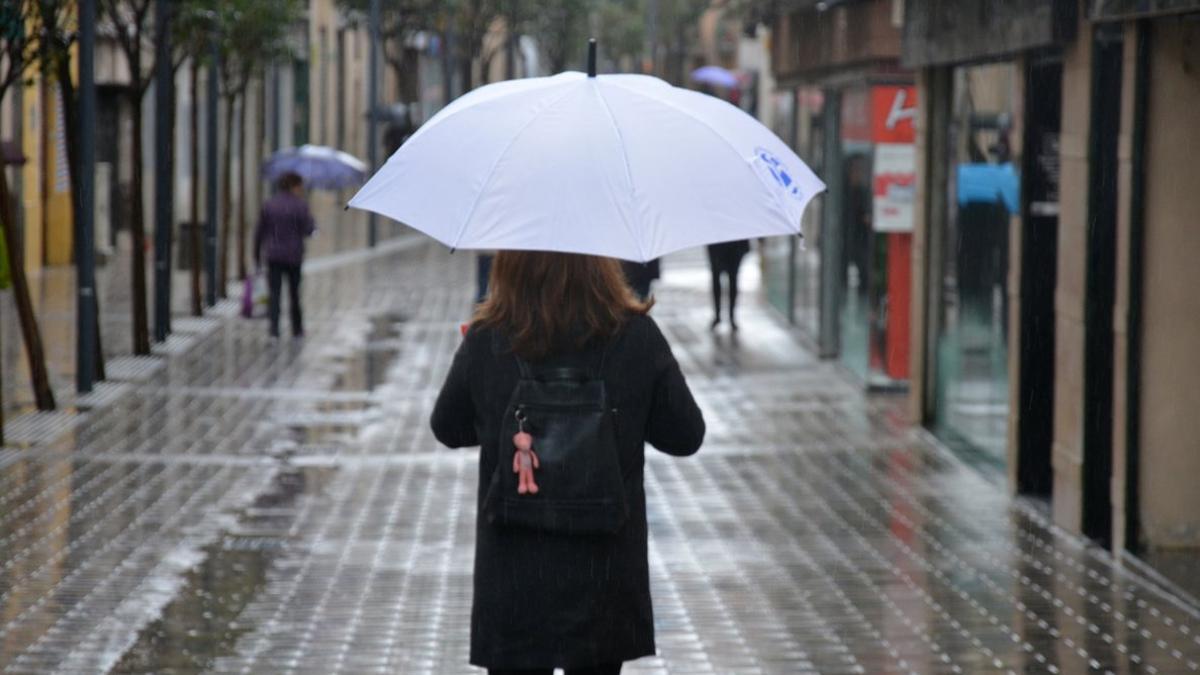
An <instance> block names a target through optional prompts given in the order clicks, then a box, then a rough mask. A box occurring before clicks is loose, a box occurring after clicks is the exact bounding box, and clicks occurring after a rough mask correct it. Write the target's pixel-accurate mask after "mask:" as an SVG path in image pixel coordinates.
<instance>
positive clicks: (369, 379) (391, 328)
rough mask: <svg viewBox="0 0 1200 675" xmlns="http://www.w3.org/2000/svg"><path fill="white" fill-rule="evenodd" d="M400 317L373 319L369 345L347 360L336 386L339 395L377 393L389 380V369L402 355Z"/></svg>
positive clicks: (384, 316)
mask: <svg viewBox="0 0 1200 675" xmlns="http://www.w3.org/2000/svg"><path fill="white" fill-rule="evenodd" d="M405 320H406V319H405V317H404V316H402V315H400V314H394V313H389V314H381V315H379V316H376V317H374V318H372V319H371V330H370V332H369V333H368V334H367V340H366V344H365V345H364V346H363V347H362V348H360V349H357V350H355V351H354V352H353V353H352V354H350V355H349V356H347V357H346V358H345V364H346V368H345V370H344V371H343V372H342V374H341V375H339V376H338V379H337V382H336V383H335V384H334V387H333V388H334V390H335V391H373V390H374V389H375V388H376V387H378V386H379V385H381V384H383V382H384V380H386V379H387V374H388V368H389V367H391V365H392V362H393V361H395V360H396V355H397V354H398V353H399V351H400V341H399V338H400V325H401V324H402V323H404V321H405Z"/></svg>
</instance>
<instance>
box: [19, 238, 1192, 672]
mask: <svg viewBox="0 0 1200 675" xmlns="http://www.w3.org/2000/svg"><path fill="white" fill-rule="evenodd" d="M700 260H701V258H699V257H698V256H691V257H689V256H684V257H682V258H679V259H671V260H668V261H667V263H666V270H667V274H666V276H665V278H664V286H663V288H662V290H661V298H660V303H659V305H658V306H657V307H656V309H655V316H656V317H657V318H658V320H659V321H660V323H661V324H662V325H663V327H664V330H665V332H666V333H667V334H668V336H669V338H670V339H671V341H672V344H673V346H674V349H675V352H676V355H677V356H678V358H679V360H680V363H681V365H682V366H683V368H684V370H685V371H686V372H687V375H688V377H689V380H690V382H691V383H692V385H693V388H694V389H695V391H696V395H697V399H698V401H699V402H700V404H701V406H702V407H703V408H704V411H705V415H706V418H707V420H708V422H709V436H708V439H707V441H706V444H705V448H704V449H703V451H702V452H701V453H700V455H698V456H696V457H694V458H689V459H683V460H678V459H673V458H668V457H664V456H658V455H654V456H650V457H648V460H647V471H646V491H647V500H648V503H649V525H650V531H651V540H650V559H651V582H652V585H653V590H654V602H655V616H656V622H657V632H658V646H659V655H658V656H657V657H655V658H649V659H642V660H640V661H638V662H636V663H633V664H630V665H629V666H628V667H627V669H626V672H630V673H803V672H821V673H872V674H873V673H989V672H998V673H1015V672H1021V673H1079V672H1089V671H1094V672H1112V673H1141V672H1146V673H1188V672H1200V634H1198V632H1197V631H1198V630H1200V612H1198V611H1197V608H1196V607H1194V606H1191V605H1188V604H1186V603H1185V602H1183V601H1181V600H1180V599H1178V598H1176V597H1173V596H1171V595H1170V594H1168V593H1164V592H1163V591H1162V590H1161V589H1159V588H1157V587H1155V586H1154V585H1153V584H1151V583H1149V582H1148V581H1147V580H1146V579H1145V578H1143V577H1141V576H1139V575H1136V574H1134V573H1132V572H1130V571H1129V570H1126V569H1122V568H1121V567H1119V566H1117V565H1116V564H1114V562H1113V561H1112V559H1111V557H1109V556H1107V555H1106V554H1104V553H1103V552H1101V551H1099V550H1098V549H1096V548H1095V547H1093V546H1091V545H1089V544H1086V543H1084V542H1082V541H1080V540H1078V539H1076V538H1073V537H1070V536H1067V535H1065V534H1063V533H1061V532H1059V531H1058V530H1056V529H1055V528H1053V527H1052V526H1051V525H1050V524H1049V518H1048V517H1047V515H1046V514H1045V513H1044V509H1043V508H1042V507H1040V506H1039V505H1037V504H1031V503H1026V502H1024V501H1021V500H1017V501H1014V500H1012V499H1010V498H1009V497H1008V496H1007V495H1006V494H1005V492H1004V490H1003V488H1002V486H1001V485H999V484H997V482H995V481H992V480H990V479H985V478H983V477H981V476H980V474H979V473H978V472H977V471H976V470H975V469H974V468H972V467H969V466H967V465H966V464H964V463H963V462H961V461H960V460H959V459H957V458H956V457H955V456H954V455H951V454H949V453H947V452H946V451H945V450H943V449H941V448H940V447H938V446H934V445H931V444H930V443H928V442H927V441H926V440H925V437H924V436H922V435H920V434H917V433H915V432H914V431H913V430H912V429H911V428H909V427H908V426H907V425H906V423H905V422H904V421H903V415H902V414H901V412H902V409H901V406H900V404H901V401H900V400H899V399H895V398H887V397H876V398H868V397H865V396H864V395H863V394H861V393H860V392H859V391H858V390H857V388H856V387H855V386H853V385H852V384H850V383H849V382H848V381H847V380H845V379H844V378H843V377H842V376H841V375H840V374H839V371H838V370H837V368H836V367H834V366H832V365H830V364H828V363H824V362H821V361H818V360H817V359H815V358H814V357H813V356H812V355H811V354H809V353H808V352H806V351H805V350H804V349H802V348H800V347H798V346H797V345H796V343H795V342H794V341H793V340H792V339H791V337H790V336H789V334H788V333H787V332H786V330H784V329H783V328H782V327H781V326H780V325H778V324H777V323H775V322H774V321H773V320H772V319H770V318H769V317H768V315H767V314H766V313H765V312H764V311H763V310H762V309H761V308H759V307H755V306H754V305H753V303H750V302H747V303H745V305H746V306H745V307H744V308H743V310H742V316H741V317H740V321H741V324H742V331H741V333H740V335H737V336H734V335H731V334H729V333H727V332H724V331H721V332H718V333H716V334H715V335H714V334H713V333H711V332H709V330H708V328H707V321H706V319H707V318H708V310H707V302H708V299H707V290H706V287H705V285H704V284H703V283H692V282H693V281H695V279H697V278H698V279H700V281H701V282H703V275H702V274H701V272H702V269H700V268H699V267H697V264H698V263H699V261H700ZM472 263H473V260H472V259H471V258H470V257H469V256H462V255H457V256H447V255H446V254H445V253H444V252H442V251H440V250H438V249H436V248H434V247H425V246H422V247H419V248H415V249H413V250H410V251H407V252H401V253H396V254H394V255H389V256H385V257H382V258H380V259H377V260H373V261H371V262H368V263H365V264H359V265H347V266H345V268H344V269H343V268H337V269H333V268H331V269H329V270H327V271H325V272H322V273H320V274H317V275H314V276H313V277H312V278H310V279H309V280H308V281H306V293H307V298H308V302H309V318H310V322H311V323H310V337H309V338H308V339H307V340H305V341H303V342H289V341H287V340H285V341H283V342H282V343H280V344H277V345H271V344H269V343H268V342H267V341H266V339H265V330H264V327H263V326H261V325H260V324H259V323H255V322H252V323H247V322H243V321H240V320H234V319H230V320H226V321H222V322H221V326H220V328H219V329H218V330H215V331H212V332H211V333H209V334H207V337H205V338H204V341H203V342H202V344H200V345H199V346H198V347H197V348H196V349H194V350H190V351H188V352H187V353H186V354H184V355H180V356H178V357H176V358H173V359H172V360H171V361H170V362H169V364H168V366H167V367H166V368H164V369H162V370H161V371H160V372H157V373H155V374H153V375H152V376H151V377H149V378H148V379H147V380H146V381H144V382H143V383H142V384H140V385H139V386H138V387H136V388H135V390H134V391H133V392H132V393H131V395H129V396H127V397H124V398H121V399H120V400H119V402H117V403H114V404H113V409H112V410H111V411H110V412H109V414H106V415H104V416H103V417H102V418H100V419H98V420H97V421H96V422H95V423H93V424H90V425H87V426H86V427H82V428H79V429H77V430H76V432H75V433H74V435H73V436H72V437H71V438H70V439H68V440H65V441H63V442H62V443H60V444H59V445H57V446H55V447H51V448H46V449H44V450H41V449H39V451H38V452H37V453H36V454H35V453H33V452H32V451H29V450H23V451H18V452H11V453H8V454H6V455H0V565H3V566H2V567H0V671H3V672H21V673H24V672H105V671H111V672H119V673H143V672H154V673H170V672H175V673H185V672H187V673H190V672H239V673H277V672H305V673H321V674H325V673H339V672H340V673H355V674H357V673H431V674H434V673H436V674H439V675H440V674H442V673H460V672H462V673H465V672H476V671H474V670H473V669H471V668H470V667H469V666H467V664H466V658H467V639H468V632H467V625H468V616H469V611H470V600H471V597H470V595H471V587H470V580H471V564H472V543H473V530H474V526H475V522H474V519H475V510H474V495H475V481H476V480H477V475H476V466H477V464H476V457H475V456H474V454H473V453H471V452H453V451H448V450H445V449H442V448H439V447H438V446H437V444H436V443H435V442H434V441H433V439H432V438H431V437H430V434H429V432H428V430H427V419H428V415H429V410H430V407H431V405H432V399H433V396H434V394H435V393H436V390H437V387H438V386H439V385H440V381H441V377H442V376H443V374H444V372H445V369H446V367H447V366H448V364H449V360H450V358H451V355H452V354H453V350H454V348H455V347H456V345H457V344H458V342H459V336H458V330H457V329H458V322H459V321H461V320H462V319H463V317H464V316H466V314H467V312H468V311H469V306H468V296H469V290H468V289H469V288H470V287H471V273H472V271H473V265H472ZM673 270H674V271H673ZM531 611H536V608H531Z"/></svg>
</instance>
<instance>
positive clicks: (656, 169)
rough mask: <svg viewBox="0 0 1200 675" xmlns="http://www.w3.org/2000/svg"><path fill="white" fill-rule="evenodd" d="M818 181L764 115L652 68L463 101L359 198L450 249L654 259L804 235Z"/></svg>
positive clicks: (523, 86)
mask: <svg viewBox="0 0 1200 675" xmlns="http://www.w3.org/2000/svg"><path fill="white" fill-rule="evenodd" d="M824 188H825V185H824V184H823V183H822V182H821V181H820V179H818V178H817V177H816V176H815V175H814V174H813V173H812V171H810V170H809V168H808V167H807V166H805V165H804V162H802V161H801V160H800V158H799V157H797V156H796V154H795V153H794V152H792V150H791V149H790V148H788V146H787V145H786V144H785V143H784V142H783V141H781V140H779V138H777V137H776V136H775V135H774V134H772V133H771V132H770V130H768V129H767V128H766V127H764V126H763V125H762V124H760V123H759V122H758V121H757V120H755V119H754V118H752V117H750V116H749V115H747V114H745V113H744V112H742V111H741V110H739V109H738V108H736V107H734V106H732V105H730V104H728V103H725V102H724V101H721V100H719V99H717V98H714V97H711V96H707V95H704V94H700V93H698V92H693V91H688V90H685V89H678V88H675V87H672V86H670V85H668V84H667V83H665V82H663V81H662V80H659V79H656V78H653V77H649V76H645V75H601V76H599V77H588V76H586V75H584V74H583V73H574V72H571V73H562V74H560V75H556V76H553V77H543V78H531V79H523V80H512V81H508V82H500V83H497V84H493V85H490V86H486V87H482V88H480V89H478V90H476V91H474V92H472V93H470V94H467V95H466V96H463V97H461V98H459V99H458V100H456V101H455V102H453V103H452V104H450V105H449V106H447V107H446V108H444V109H443V110H442V111H441V112H440V113H438V114H437V115H436V116H434V117H433V118H432V119H431V120H429V121H428V122H427V123H426V124H425V125H424V126H422V127H421V128H420V129H419V130H418V131H417V133H415V134H414V135H413V136H412V137H411V138H410V139H409V140H408V142H406V143H405V144H404V145H403V146H402V147H401V148H400V149H399V150H398V151H396V154H394V155H392V157H391V159H389V160H388V162H387V164H385V165H384V166H383V167H382V168H381V169H380V170H379V171H378V173H376V174H375V175H374V176H373V177H372V178H371V179H370V180H369V181H368V182H367V184H366V185H364V186H363V187H362V189H361V190H359V192H358V194H357V195H355V196H354V198H353V199H352V200H350V206H353V207H356V208H360V209H366V210H369V211H374V212H376V213H379V214H381V215H384V216H387V217H389V218H394V219H396V220H399V221H402V222H404V223H407V224H408V225H410V226H412V227H415V228H417V229H418V230H421V231H423V232H425V233H426V234H428V235H430V236H432V237H434V238H435V239H437V240H438V241H441V242H442V243H444V244H446V245H447V246H450V247H452V248H462V249H520V250H543V251H562V252H569V253H588V254H593V255H603V256H610V257H614V258H622V259H626V260H633V261H640V262H644V261H648V260H653V259H654V258H657V257H659V256H662V255H665V254H667V253H670V252H672V251H677V250H680V249H684V248H690V247H693V246H699V245H703V244H710V243H716V242H721V241H730V240H735V239H749V238H753V237H766V236H774V235H792V234H799V233H800V217H801V215H802V214H803V212H804V207H805V205H806V204H807V203H808V201H809V200H810V199H811V198H812V197H813V196H814V195H815V194H817V193H818V192H820V191H821V190H823V189H824Z"/></svg>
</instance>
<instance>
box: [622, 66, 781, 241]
mask: <svg viewBox="0 0 1200 675" xmlns="http://www.w3.org/2000/svg"><path fill="white" fill-rule="evenodd" d="M613 86H617V87H621V88H622V89H624V90H625V91H627V92H629V93H631V94H636V95H638V96H640V97H642V98H644V99H648V100H650V101H653V102H655V103H659V104H661V105H665V106H666V107H668V108H670V109H672V110H674V111H675V112H677V113H680V114H682V115H684V116H685V117H688V118H690V119H693V120H695V121H696V122H697V123H699V124H700V126H702V127H704V128H705V129H708V131H709V133H711V134H712V135H713V136H716V137H717V138H718V139H720V140H721V142H722V143H724V144H725V145H726V146H728V147H729V149H730V150H732V151H733V154H735V155H737V157H738V159H740V160H742V162H744V163H745V164H746V165H747V166H749V165H750V164H752V163H753V161H754V160H753V159H748V158H746V157H745V156H744V155H743V154H742V152H741V150H738V148H737V146H735V145H734V144H733V143H731V142H730V141H729V139H728V138H725V137H724V136H722V135H721V133H720V132H718V131H717V130H716V129H714V128H713V126H712V125H711V124H709V123H708V122H707V121H705V120H704V119H702V118H700V117H697V116H696V115H693V114H692V113H691V111H689V110H688V109H687V108H681V107H679V106H677V105H675V104H674V103H671V102H670V101H665V100H663V99H659V98H654V97H653V96H649V95H647V94H645V93H644V92H640V91H638V90H637V89H633V88H632V87H626V86H624V85H622V84H621V83H620V82H613ZM758 185H761V186H762V188H763V189H764V190H766V191H767V193H768V194H770V195H771V197H772V201H773V202H774V203H775V206H776V207H778V208H779V209H780V211H781V212H782V213H783V214H784V215H785V216H786V215H787V207H786V206H785V205H784V202H783V197H782V195H780V194H779V192H778V191H777V190H772V189H771V188H770V187H769V186H768V185H767V184H766V182H764V181H763V180H762V179H761V177H760V178H759V181H758ZM796 230H797V231H798V232H799V231H800V223H796ZM800 233H801V234H803V233H802V232H800Z"/></svg>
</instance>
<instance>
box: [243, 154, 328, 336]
mask: <svg viewBox="0 0 1200 675" xmlns="http://www.w3.org/2000/svg"><path fill="white" fill-rule="evenodd" d="M314 231H316V225H315V224H314V223H313V217H312V213H311V212H310V211H309V210H308V202H306V201H305V200H304V180H303V179H302V178H300V176H298V175H297V174H294V173H286V174H284V175H283V176H281V177H280V178H279V191H278V192H276V193H275V194H274V195H272V196H271V198H270V199H268V200H267V202H266V203H265V204H263V207H262V212H261V214H260V215H259V217H258V228H257V229H256V230H255V232H254V259H255V260H256V261H258V262H259V263H260V264H261V263H263V262H265V263H266V265H267V286H268V288H269V289H270V317H271V337H274V338H277V337H279V311H280V304H281V298H280V292H281V291H282V286H283V279H284V278H285V277H286V278H287V284H288V304H289V306H290V309H291V314H292V335H294V336H295V337H303V336H304V317H303V315H302V313H301V310H300V266H301V265H302V264H303V263H304V240H305V239H307V238H309V237H311V236H312V234H313V232H314Z"/></svg>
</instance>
